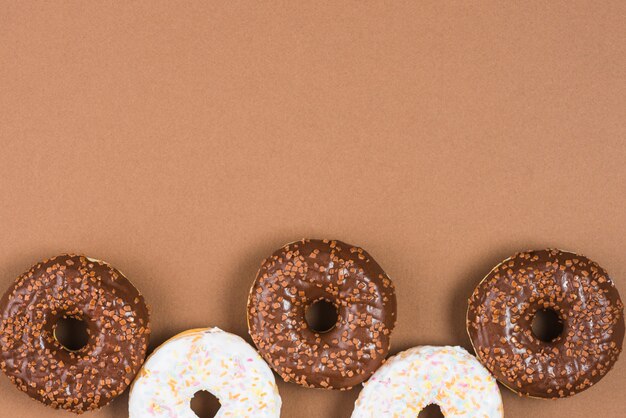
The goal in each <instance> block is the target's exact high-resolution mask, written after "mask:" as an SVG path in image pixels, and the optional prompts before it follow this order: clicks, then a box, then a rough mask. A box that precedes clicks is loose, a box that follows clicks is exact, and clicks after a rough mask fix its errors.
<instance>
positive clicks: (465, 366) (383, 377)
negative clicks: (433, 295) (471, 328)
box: [352, 346, 504, 418]
mask: <svg viewBox="0 0 626 418" xmlns="http://www.w3.org/2000/svg"><path fill="white" fill-rule="evenodd" d="M429 404H437V405H439V407H440V408H441V412H442V413H443V414H444V416H445V417H446V418H502V417H503V416H504V413H503V409H502V398H501V397H500V390H499V389H498V385H497V384H496V381H495V379H494V378H493V376H491V374H489V372H488V371H487V369H485V368H484V367H483V366H482V364H480V363H479V362H478V360H477V359H476V358H475V357H474V356H472V355H470V354H469V353H468V352H467V351H465V350H464V349H463V348H461V347H432V346H422V347H413V348H410V349H408V350H406V351H403V352H401V353H399V354H397V355H395V356H393V357H390V358H389V359H388V360H387V362H386V363H385V364H383V365H382V366H381V367H380V369H378V370H377V371H376V373H374V374H373V375H372V377H371V378H370V379H369V380H368V381H367V382H366V383H365V385H364V388H363V390H362V391H361V394H360V395H359V398H358V399H357V401H356V404H355V407H354V411H353V413H352V418H366V417H367V418H369V417H377V418H385V417H394V418H400V417H411V418H414V417H416V416H417V415H418V414H419V412H420V411H421V410H422V409H423V408H424V407H426V406H427V405H429Z"/></svg>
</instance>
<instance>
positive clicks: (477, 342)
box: [467, 249, 624, 398]
mask: <svg viewBox="0 0 626 418" xmlns="http://www.w3.org/2000/svg"><path fill="white" fill-rule="evenodd" d="M545 312H550V313H551V314H553V315H555V316H556V317H557V319H558V322H557V323H556V325H559V323H560V326H561V327H562V331H560V330H559V329H558V327H557V329H556V331H557V333H556V335H554V336H553V338H552V339H548V340H547V341H546V338H545V337H544V338H541V336H540V335H539V334H537V335H535V333H534V332H533V327H532V325H533V320H534V319H535V316H536V315H540V314H542V313H545ZM467 331H468V334H469V337H470V339H471V341H472V345H473V346H474V350H475V351H476V354H477V357H478V358H479V360H480V361H481V362H482V363H483V364H484V365H485V366H486V367H487V369H489V371H491V373H493V374H494V375H495V377H496V378H497V379H498V380H499V381H500V382H501V383H502V384H504V385H505V386H507V387H508V388H510V389H512V390H513V391H515V392H517V393H518V394H520V395H526V396H531V397H536V398H564V397H568V396H572V395H575V394H576V393H579V392H581V391H583V390H585V389H587V388H589V387H590V386H592V385H593V384H595V383H597V382H598V381H599V380H600V379H602V377H603V376H604V375H605V374H606V373H607V372H608V371H609V370H611V368H612V367H613V365H614V364H615V362H616V361H617V358H618V356H619V354H620V351H621V349H622V341H623V339H624V305H623V304H622V301H621V300H620V297H619V293H618V292H617V289H616V288H615V286H614V284H613V282H612V281H611V279H610V278H609V276H608V274H607V272H606V271H605V270H604V269H603V268H602V267H600V266H599V265H598V264H596V263H595V262H593V261H591V260H589V259H588V258H586V257H584V256H582V255H577V254H574V253H570V252H565V251H560V250H555V249H547V250H539V251H528V252H521V253H518V254H515V255H514V256H512V257H510V258H508V259H506V260H504V261H503V262H502V263H500V264H498V265H497V266H496V267H494V268H493V270H491V271H490V272H489V274H487V276H486V277H485V278H484V279H483V280H482V281H481V282H480V284H479V285H478V286H477V287H476V289H475V290H474V293H473V294H472V296H471V297H470V299H469V307H468V311H467ZM558 331H560V332H558Z"/></svg>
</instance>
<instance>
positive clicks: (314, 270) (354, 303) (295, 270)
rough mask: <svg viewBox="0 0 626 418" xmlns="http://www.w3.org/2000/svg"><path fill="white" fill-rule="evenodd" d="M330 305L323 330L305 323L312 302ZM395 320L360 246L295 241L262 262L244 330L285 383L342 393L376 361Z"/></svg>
mask: <svg viewBox="0 0 626 418" xmlns="http://www.w3.org/2000/svg"><path fill="white" fill-rule="evenodd" d="M320 300H325V301H328V302H331V303H332V304H334V305H335V307H336V310H337V316H338V319H337V322H336V324H335V326H334V327H333V328H332V329H330V330H329V331H327V332H317V331H315V330H313V329H312V328H310V327H309V326H308V325H307V322H306V320H305V310H306V309H307V307H308V306H310V305H311V304H313V303H315V302H316V301H320ZM395 322H396V297H395V293H394V287H393V283H392V282H391V280H390V279H389V277H388V276H387V275H386V274H385V272H384V271H383V270H382V268H381V267H380V266H379V265H378V264H377V263H376V261H375V260H374V259H373V258H372V257H371V256H370V255H369V254H368V253H367V252H366V251H364V250H363V249H362V248H359V247H355V246H352V245H349V244H346V243H343V242H341V241H331V240H308V239H307V240H302V241H296V242H293V243H290V244H287V245H286V246H284V247H283V248H281V249H279V250H278V251H276V252H275V253H274V254H273V255H272V256H270V257H269V258H267V259H266V260H265V261H264V262H263V264H262V265H261V268H260V270H259V272H258V274H257V278H256V281H255V283H254V285H253V286H252V289H251V291H250V297H249V300H248V327H249V330H250V335H251V336H252V340H253V341H254V343H255V344H256V346H257V348H258V349H259V352H260V353H261V355H262V356H263V357H264V358H265V360H266V361H267V362H268V363H269V364H270V365H271V366H272V367H273V368H274V369H275V370H276V371H277V372H278V373H279V374H280V375H281V377H282V378H283V379H284V380H285V381H292V382H295V383H298V384H300V385H302V386H306V387H316V388H324V389H349V388H351V387H352V386H354V385H356V384H359V383H361V382H362V381H363V380H365V379H367V378H368V377H369V376H370V375H371V374H372V373H373V372H374V371H375V370H376V369H377V368H378V366H380V364H381V363H382V362H383V361H384V359H385V356H386V355H387V353H388V351H389V343H390V342H389V338H390V334H391V331H392V330H393V328H394V325H395Z"/></svg>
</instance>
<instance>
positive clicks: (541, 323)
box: [531, 308, 563, 343]
mask: <svg viewBox="0 0 626 418" xmlns="http://www.w3.org/2000/svg"><path fill="white" fill-rule="evenodd" d="M531 329H532V331H533V335H534V336H535V337H536V338H537V339H539V340H541V341H543V342H545V343H550V342H553V341H554V340H556V339H557V338H559V337H560V336H561V334H563V321H562V320H561V317H560V316H559V314H558V313H557V312H556V311H555V310H554V309H550V308H548V309H540V310H538V311H537V312H535V316H534V317H533V321H532V323H531Z"/></svg>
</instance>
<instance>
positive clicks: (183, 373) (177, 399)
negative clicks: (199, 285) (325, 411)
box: [129, 328, 281, 418]
mask: <svg viewBox="0 0 626 418" xmlns="http://www.w3.org/2000/svg"><path fill="white" fill-rule="evenodd" d="M201 390H206V391H207V392H210V393H212V394H213V395H214V396H215V397H216V398H217V399H219V401H220V404H221V407H220V409H219V411H218V413H217V415H216V417H261V418H277V417H279V416H280V406H281V400H280V395H279V394H278V388H277V387H276V382H275V380H274V375H273V374H272V371H271V370H270V368H269V366H268V365H267V364H266V363H265V362H264V361H263V359H261V357H260V356H259V354H258V353H257V352H256V351H255V350H254V349H253V348H252V347H251V346H250V345H249V344H248V343H246V342H245V341H244V340H243V339H242V338H240V337H238V336H236V335H233V334H230V333H227V332H224V331H222V330H220V329H219V328H202V329H194V330H189V331H185V332H182V333H180V334H178V335H176V336H174V337H172V338H171V339H169V340H168V341H166V342H165V343H163V344H162V345H161V346H159V347H158V348H157V349H156V350H155V351H154V353H152V355H150V357H148V360H146V362H145V363H144V365H143V368H142V369H141V371H140V372H139V374H138V375H137V378H136V379H135V381H134V383H133V385H132V387H131V391H130V400H129V416H130V418H149V417H150V418H151V417H157V418H197V416H196V414H195V413H194V412H193V410H192V409H191V406H190V401H191V398H193V396H194V394H195V393H196V392H198V391H201Z"/></svg>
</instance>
